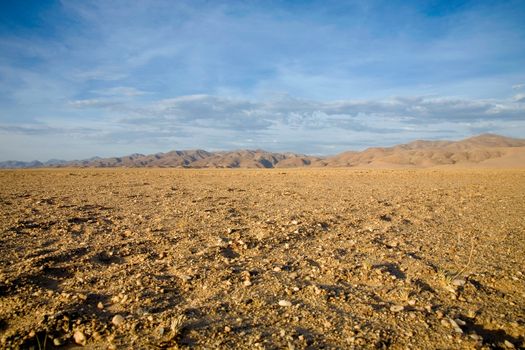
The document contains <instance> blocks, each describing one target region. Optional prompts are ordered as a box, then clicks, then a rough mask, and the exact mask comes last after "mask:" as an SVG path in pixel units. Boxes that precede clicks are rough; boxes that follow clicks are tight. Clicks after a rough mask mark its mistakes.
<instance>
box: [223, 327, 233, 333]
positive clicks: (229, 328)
mask: <svg viewBox="0 0 525 350" xmlns="http://www.w3.org/2000/svg"><path fill="white" fill-rule="evenodd" d="M231 331H232V329H231V327H230V326H225V327H224V332H225V333H230V332H231Z"/></svg>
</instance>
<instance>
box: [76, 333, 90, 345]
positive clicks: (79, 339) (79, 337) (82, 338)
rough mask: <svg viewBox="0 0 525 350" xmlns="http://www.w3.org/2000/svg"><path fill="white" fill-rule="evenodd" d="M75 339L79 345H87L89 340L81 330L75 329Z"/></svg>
mask: <svg viewBox="0 0 525 350" xmlns="http://www.w3.org/2000/svg"><path fill="white" fill-rule="evenodd" d="M73 339H74V340H75V343H77V344H79V345H82V346H84V345H86V342H87V339H86V336H85V335H84V333H83V332H81V331H75V333H74V334H73Z"/></svg>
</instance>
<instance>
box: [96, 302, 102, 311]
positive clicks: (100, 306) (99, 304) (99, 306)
mask: <svg viewBox="0 0 525 350" xmlns="http://www.w3.org/2000/svg"><path fill="white" fill-rule="evenodd" d="M97 308H98V309H100V310H102V309H104V304H102V302H101V301H99V302H98V304H97Z"/></svg>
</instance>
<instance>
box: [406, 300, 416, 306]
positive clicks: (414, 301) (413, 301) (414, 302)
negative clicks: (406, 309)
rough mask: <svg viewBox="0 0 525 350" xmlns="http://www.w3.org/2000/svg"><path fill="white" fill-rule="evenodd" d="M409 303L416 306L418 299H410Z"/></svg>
mask: <svg viewBox="0 0 525 350" xmlns="http://www.w3.org/2000/svg"><path fill="white" fill-rule="evenodd" d="M408 305H410V306H414V305H416V300H415V299H410V300H409V301H408Z"/></svg>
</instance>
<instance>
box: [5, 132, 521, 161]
mask: <svg viewBox="0 0 525 350" xmlns="http://www.w3.org/2000/svg"><path fill="white" fill-rule="evenodd" d="M15 163H16V166H13V164H15ZM25 164H27V166H24V165H25ZM433 166H440V167H450V166H462V167H473V166H474V167H525V139H516V138H510V137H504V136H500V135H494V134H483V135H479V136H475V137H471V138H468V139H465V140H461V141H423V140H417V141H413V142H410V143H407V144H402V145H397V146H393V147H373V148H368V149H366V150H364V151H361V152H355V151H348V152H343V153H340V154H338V155H335V156H328V157H315V156H308V155H302V154H295V153H273V152H266V151H263V150H238V151H230V152H207V151H203V150H186V151H171V152H167V153H157V154H151V155H143V154H132V155H129V156H124V157H113V158H93V159H89V160H82V161H71V162H62V161H54V162H52V163H40V162H38V163H35V162H31V163H23V162H4V163H0V168H2V167H184V168H294V167H384V168H395V167H416V168H421V167H433Z"/></svg>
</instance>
